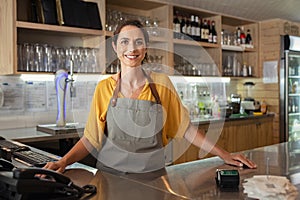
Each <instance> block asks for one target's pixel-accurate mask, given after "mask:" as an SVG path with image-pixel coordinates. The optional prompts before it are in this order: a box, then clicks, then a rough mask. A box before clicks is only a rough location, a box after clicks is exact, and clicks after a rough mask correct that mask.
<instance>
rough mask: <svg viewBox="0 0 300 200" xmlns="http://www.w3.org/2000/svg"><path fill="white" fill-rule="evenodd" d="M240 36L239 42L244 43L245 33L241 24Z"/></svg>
mask: <svg viewBox="0 0 300 200" xmlns="http://www.w3.org/2000/svg"><path fill="white" fill-rule="evenodd" d="M240 38H241V44H246V35H245V32H244V27H243V26H242V28H241V35H240Z"/></svg>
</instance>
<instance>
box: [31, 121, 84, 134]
mask: <svg viewBox="0 0 300 200" xmlns="http://www.w3.org/2000/svg"><path fill="white" fill-rule="evenodd" d="M36 130H37V131H41V132H45V133H49V134H52V135H60V134H68V133H82V132H83V131H84V125H83V124H79V123H67V124H66V126H63V127H58V126H56V124H42V125H37V126H36Z"/></svg>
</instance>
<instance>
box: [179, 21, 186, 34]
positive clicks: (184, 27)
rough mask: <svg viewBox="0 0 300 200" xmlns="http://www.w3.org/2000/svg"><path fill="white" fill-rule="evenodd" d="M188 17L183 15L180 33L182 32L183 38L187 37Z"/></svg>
mask: <svg viewBox="0 0 300 200" xmlns="http://www.w3.org/2000/svg"><path fill="white" fill-rule="evenodd" d="M185 22H186V17H184V16H182V19H181V21H180V33H181V39H185V35H186V23H185Z"/></svg>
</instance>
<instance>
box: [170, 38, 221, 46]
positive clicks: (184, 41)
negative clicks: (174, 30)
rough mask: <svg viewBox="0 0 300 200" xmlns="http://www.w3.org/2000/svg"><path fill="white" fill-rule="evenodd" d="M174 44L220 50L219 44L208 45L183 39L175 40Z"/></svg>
mask: <svg viewBox="0 0 300 200" xmlns="http://www.w3.org/2000/svg"><path fill="white" fill-rule="evenodd" d="M173 41H174V44H182V45H191V46H199V45H200V46H202V47H208V48H219V47H220V45H219V44H213V43H207V42H198V41H195V40H181V39H173Z"/></svg>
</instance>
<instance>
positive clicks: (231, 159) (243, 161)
mask: <svg viewBox="0 0 300 200" xmlns="http://www.w3.org/2000/svg"><path fill="white" fill-rule="evenodd" d="M222 159H223V160H224V161H225V163H226V164H229V165H235V166H237V167H243V166H244V165H246V166H247V167H248V168H250V169H254V168H256V167H257V165H256V164H255V163H254V162H253V161H251V160H249V159H248V158H247V157H246V156H245V155H244V154H230V153H227V154H226V155H224V156H222Z"/></svg>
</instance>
